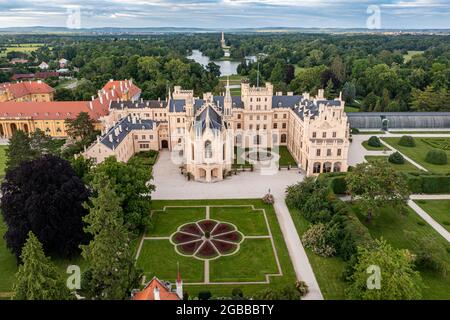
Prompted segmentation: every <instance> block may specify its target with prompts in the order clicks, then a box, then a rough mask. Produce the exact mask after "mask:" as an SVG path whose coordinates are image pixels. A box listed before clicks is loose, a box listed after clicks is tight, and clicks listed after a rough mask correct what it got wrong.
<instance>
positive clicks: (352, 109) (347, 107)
mask: <svg viewBox="0 0 450 320" xmlns="http://www.w3.org/2000/svg"><path fill="white" fill-rule="evenodd" d="M344 111H345V112H359V111H360V109H359V108H358V107H351V106H345V107H344Z"/></svg>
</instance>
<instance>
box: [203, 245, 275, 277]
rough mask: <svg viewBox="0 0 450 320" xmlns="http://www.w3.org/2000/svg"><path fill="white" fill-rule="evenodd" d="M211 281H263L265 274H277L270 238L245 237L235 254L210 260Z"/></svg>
mask: <svg viewBox="0 0 450 320" xmlns="http://www.w3.org/2000/svg"><path fill="white" fill-rule="evenodd" d="M209 266H210V272H211V281H217V282H230V281H236V279H239V281H252V282H256V281H265V280H266V277H265V275H266V274H277V273H278V268H277V265H276V260H275V256H274V255H273V249H272V245H271V243H270V239H246V240H245V241H244V242H243V243H242V244H241V247H240V250H239V252H238V253H237V254H235V255H232V256H227V257H221V258H219V259H217V260H212V261H211V262H210V265H209Z"/></svg>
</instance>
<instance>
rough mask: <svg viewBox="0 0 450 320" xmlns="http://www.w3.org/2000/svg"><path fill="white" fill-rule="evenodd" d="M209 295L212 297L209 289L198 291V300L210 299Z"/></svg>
mask: <svg viewBox="0 0 450 320" xmlns="http://www.w3.org/2000/svg"><path fill="white" fill-rule="evenodd" d="M211 297H212V294H211V291H200V292H199V293H198V299H199V300H209V299H211Z"/></svg>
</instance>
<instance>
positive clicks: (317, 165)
mask: <svg viewBox="0 0 450 320" xmlns="http://www.w3.org/2000/svg"><path fill="white" fill-rule="evenodd" d="M320 167H321V164H320V162H315V163H314V166H313V173H320Z"/></svg>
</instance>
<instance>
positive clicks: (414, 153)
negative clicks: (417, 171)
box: [382, 138, 450, 173]
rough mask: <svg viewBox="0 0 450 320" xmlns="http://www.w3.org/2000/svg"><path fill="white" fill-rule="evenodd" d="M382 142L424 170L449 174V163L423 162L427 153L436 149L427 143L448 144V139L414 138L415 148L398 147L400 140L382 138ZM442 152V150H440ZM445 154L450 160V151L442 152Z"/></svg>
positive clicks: (449, 141)
mask: <svg viewBox="0 0 450 320" xmlns="http://www.w3.org/2000/svg"><path fill="white" fill-rule="evenodd" d="M382 139H383V141H385V142H387V143H388V144H390V145H391V146H392V147H394V148H396V149H398V150H399V151H400V152H402V153H404V154H405V155H406V156H408V157H410V158H411V159H412V160H414V161H416V162H417V163H419V164H420V165H421V166H423V167H424V168H426V169H428V170H430V171H432V172H435V173H448V172H450V163H449V164H446V165H436V164H431V163H428V162H426V161H425V157H426V155H427V152H428V151H430V150H433V149H436V148H433V147H432V146H430V145H429V144H428V143H427V142H429V143H441V142H446V143H447V144H449V143H450V138H414V141H415V143H416V146H415V147H412V148H411V147H404V146H399V145H398V141H399V140H400V138H382ZM440 150H442V149H440ZM444 151H445V152H446V153H447V157H448V159H450V150H444Z"/></svg>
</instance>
